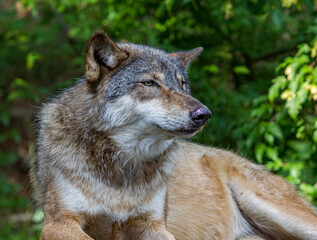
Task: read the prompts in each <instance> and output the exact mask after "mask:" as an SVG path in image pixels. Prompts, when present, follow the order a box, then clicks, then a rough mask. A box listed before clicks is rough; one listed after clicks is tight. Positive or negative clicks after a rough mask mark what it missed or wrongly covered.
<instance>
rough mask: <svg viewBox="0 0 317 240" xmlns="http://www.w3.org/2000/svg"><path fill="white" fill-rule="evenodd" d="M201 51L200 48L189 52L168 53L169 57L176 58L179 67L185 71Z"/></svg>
mask: <svg viewBox="0 0 317 240" xmlns="http://www.w3.org/2000/svg"><path fill="white" fill-rule="evenodd" d="M203 50H204V49H203V48H202V47H198V48H194V49H192V50H189V51H182V52H173V53H170V56H171V57H173V58H176V59H177V60H178V61H179V62H180V64H181V66H182V67H183V68H184V69H187V68H188V66H189V64H190V63H191V62H192V61H193V60H194V59H195V58H197V57H198V56H199V55H200V54H201V52H202V51H203Z"/></svg>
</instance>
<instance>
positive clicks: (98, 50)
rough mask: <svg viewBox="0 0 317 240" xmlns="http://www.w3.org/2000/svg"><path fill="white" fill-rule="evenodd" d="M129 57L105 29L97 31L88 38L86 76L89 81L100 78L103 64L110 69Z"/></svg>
mask: <svg viewBox="0 0 317 240" xmlns="http://www.w3.org/2000/svg"><path fill="white" fill-rule="evenodd" d="M127 58H128V54H127V53H126V52H125V51H123V50H121V49H120V48H119V47H118V46H117V45H116V44H115V43H114V42H113V41H112V40H111V39H110V38H109V37H108V36H107V34H106V33H104V32H103V31H97V32H95V33H94V34H93V35H92V36H91V37H90V38H89V40H88V43H87V47H86V52H85V77H86V80H87V81H89V82H96V81H98V80H99V79H100V75H101V66H104V67H106V68H107V69H108V70H109V71H111V70H112V69H115V68H117V67H118V66H119V65H120V62H122V61H123V60H125V59H127Z"/></svg>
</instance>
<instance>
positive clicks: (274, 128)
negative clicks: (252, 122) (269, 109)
mask: <svg viewBox="0 0 317 240" xmlns="http://www.w3.org/2000/svg"><path fill="white" fill-rule="evenodd" d="M268 131H269V132H270V133H271V134H272V135H273V136H275V137H276V138H278V139H280V140H282V139H283V133H282V130H281V128H280V126H279V125H278V124H277V123H276V122H270V123H269V124H268Z"/></svg>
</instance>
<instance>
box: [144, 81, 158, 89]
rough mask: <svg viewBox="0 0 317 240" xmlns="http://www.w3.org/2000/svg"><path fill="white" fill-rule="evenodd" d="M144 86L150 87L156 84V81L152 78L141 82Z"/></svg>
mask: <svg viewBox="0 0 317 240" xmlns="http://www.w3.org/2000/svg"><path fill="white" fill-rule="evenodd" d="M142 83H143V84H144V85H145V86H148V87H151V86H157V84H156V82H154V81H153V80H147V81H145V82H142Z"/></svg>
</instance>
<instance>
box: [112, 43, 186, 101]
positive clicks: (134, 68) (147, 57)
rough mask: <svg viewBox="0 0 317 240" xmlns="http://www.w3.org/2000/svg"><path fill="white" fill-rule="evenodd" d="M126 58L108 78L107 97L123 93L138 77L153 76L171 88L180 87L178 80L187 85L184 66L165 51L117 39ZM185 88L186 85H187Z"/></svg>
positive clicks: (131, 86)
mask: <svg viewBox="0 0 317 240" xmlns="http://www.w3.org/2000/svg"><path fill="white" fill-rule="evenodd" d="M117 45H118V47H119V48H120V49H122V50H124V51H126V52H127V53H128V54H129V55H130V58H131V59H129V61H127V62H126V63H123V65H122V67H121V68H120V69H119V70H117V72H116V73H115V74H114V75H112V76H111V78H110V79H108V81H109V82H108V84H107V95H108V97H110V98H115V97H119V96H122V95H125V94H126V93H128V92H129V91H131V90H132V89H133V88H134V85H135V84H137V83H139V82H140V81H147V80H155V81H157V82H158V83H161V84H163V85H164V86H166V87H168V88H170V89H173V90H174V91H181V90H183V89H182V87H181V84H180V82H181V81H183V82H184V84H186V85H188V84H189V82H188V78H187V75H186V70H185V69H184V68H183V67H182V66H181V64H180V63H179V61H177V59H175V58H173V57H171V56H170V55H169V54H168V53H166V52H165V51H162V50H159V49H156V48H152V47H148V46H143V45H137V44H132V43H120V44H117ZM187 89H188V90H189V87H188V88H187Z"/></svg>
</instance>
